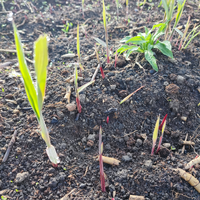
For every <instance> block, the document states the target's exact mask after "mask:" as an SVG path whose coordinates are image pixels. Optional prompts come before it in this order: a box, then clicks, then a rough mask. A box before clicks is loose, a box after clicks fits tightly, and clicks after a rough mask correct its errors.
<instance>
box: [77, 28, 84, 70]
mask: <svg viewBox="0 0 200 200" xmlns="http://www.w3.org/2000/svg"><path fill="white" fill-rule="evenodd" d="M77 54H78V63H79V67H80V69H81V70H84V69H83V66H82V65H81V54H80V40H79V24H78V25H77Z"/></svg>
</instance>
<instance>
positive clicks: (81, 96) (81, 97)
mask: <svg viewBox="0 0 200 200" xmlns="http://www.w3.org/2000/svg"><path fill="white" fill-rule="evenodd" d="M79 99H80V102H81V103H85V100H86V95H85V94H80V95H79Z"/></svg>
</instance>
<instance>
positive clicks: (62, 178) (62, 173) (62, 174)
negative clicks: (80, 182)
mask: <svg viewBox="0 0 200 200" xmlns="http://www.w3.org/2000/svg"><path fill="white" fill-rule="evenodd" d="M65 178H66V174H65V173H64V172H60V173H59V177H58V179H59V180H60V181H64V180H65Z"/></svg>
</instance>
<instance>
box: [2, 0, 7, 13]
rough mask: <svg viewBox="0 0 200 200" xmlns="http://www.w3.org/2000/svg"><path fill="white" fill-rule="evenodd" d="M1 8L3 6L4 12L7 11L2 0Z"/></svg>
mask: <svg viewBox="0 0 200 200" xmlns="http://www.w3.org/2000/svg"><path fill="white" fill-rule="evenodd" d="M1 6H2V10H3V11H4V12H5V11H6V9H5V7H4V4H3V0H1Z"/></svg>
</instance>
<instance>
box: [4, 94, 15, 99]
mask: <svg viewBox="0 0 200 200" xmlns="http://www.w3.org/2000/svg"><path fill="white" fill-rule="evenodd" d="M5 98H6V99H12V98H13V95H12V94H7V95H6V96H5Z"/></svg>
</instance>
